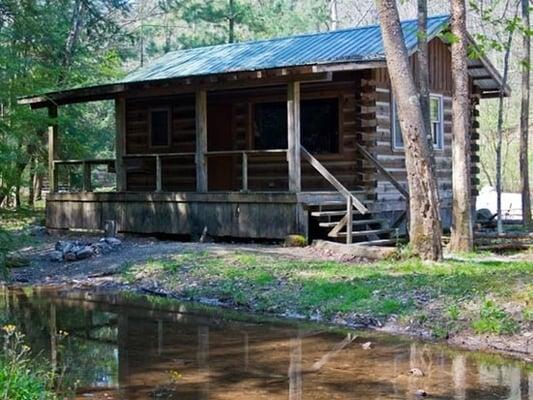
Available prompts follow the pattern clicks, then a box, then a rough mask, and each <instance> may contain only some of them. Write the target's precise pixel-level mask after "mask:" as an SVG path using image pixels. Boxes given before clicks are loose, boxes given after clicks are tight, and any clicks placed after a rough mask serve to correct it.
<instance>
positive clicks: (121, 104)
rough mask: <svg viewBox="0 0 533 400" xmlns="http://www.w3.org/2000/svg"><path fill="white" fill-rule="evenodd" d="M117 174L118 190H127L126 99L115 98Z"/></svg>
mask: <svg viewBox="0 0 533 400" xmlns="http://www.w3.org/2000/svg"><path fill="white" fill-rule="evenodd" d="M115 129H116V132H115V175H116V180H117V192H125V191H126V190H127V188H126V173H125V170H124V153H125V152H126V99H124V98H123V97H119V98H117V99H116V100H115Z"/></svg>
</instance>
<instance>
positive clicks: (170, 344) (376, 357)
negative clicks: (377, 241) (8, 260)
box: [0, 288, 533, 400]
mask: <svg viewBox="0 0 533 400" xmlns="http://www.w3.org/2000/svg"><path fill="white" fill-rule="evenodd" d="M0 322H1V323H2V324H6V323H13V324H15V325H16V326H17V327H18V328H19V329H20V330H22V331H23V332H24V333H25V335H26V340H27V342H28V344H30V345H31V347H32V351H34V352H36V353H39V354H40V355H41V356H42V357H46V358H47V359H48V361H49V362H50V364H51V365H52V366H53V367H54V366H55V367H56V368H57V369H58V370H63V369H64V371H65V380H66V381H67V382H68V383H69V384H71V385H73V384H74V383H75V384H76V385H77V390H76V392H77V395H76V396H77V397H76V398H79V399H87V398H92V399H108V400H110V399H128V400H130V399H131V400H134V399H289V400H300V399H328V400H332V399H410V398H413V399H415V398H417V396H420V394H421V393H422V392H421V391H424V392H425V393H427V397H428V398H433V399H461V400H463V399H465V400H466V399H509V400H515V399H516V400H523V399H528V400H532V399H533V368H532V367H533V366H532V365H531V364H529V365H528V364H527V363H525V362H519V361H515V360H511V359H506V358H504V357H500V356H495V355H488V354H483V353H479V352H478V353H476V352H467V351H460V350H457V349H452V348H449V347H447V346H445V345H438V344H432V343H427V342H419V341H413V340H410V339H406V338H400V337H395V336H389V335H384V334H378V333H376V332H368V331H351V330H342V329H336V328H331V327H324V326H321V325H316V324H309V323H306V324H299V323H293V322H287V321H280V320H277V321H276V320H268V319H262V320H261V319H257V318H254V317H252V316H248V315H246V314H243V313H237V312H232V311H221V310H218V309H213V308H208V307H201V306H197V305H193V304H188V303H178V302H175V301H169V300H167V299H163V298H158V297H153V296H152V297H143V296H133V295H126V294H117V293H115V294H95V293H91V292H86V291H77V290H73V289H69V288H59V289H53V290H52V289H39V288H11V289H9V290H8V289H4V290H2V291H1V299H0ZM64 332H67V333H68V334H65V333H64ZM368 342H370V343H371V344H370V345H368ZM413 368H417V369H419V370H420V371H421V372H422V373H423V376H415V375H417V374H411V373H410V371H411V370H412V369H413ZM417 392H418V395H417Z"/></svg>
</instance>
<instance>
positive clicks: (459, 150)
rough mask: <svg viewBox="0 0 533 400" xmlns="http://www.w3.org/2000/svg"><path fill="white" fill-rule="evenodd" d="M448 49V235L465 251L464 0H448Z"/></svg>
mask: <svg viewBox="0 0 533 400" xmlns="http://www.w3.org/2000/svg"><path fill="white" fill-rule="evenodd" d="M451 8H452V19H451V31H452V34H453V41H452V45H451V51H452V79H453V102H452V127H453V142H452V190H453V206H452V207H453V209H452V234H451V239H450V250H451V251H452V252H468V251H471V250H472V248H473V232H472V231H473V229H472V205H471V196H470V134H469V117H470V102H469V96H468V64H467V56H468V49H467V46H468V42H467V34H466V5H465V0H451Z"/></svg>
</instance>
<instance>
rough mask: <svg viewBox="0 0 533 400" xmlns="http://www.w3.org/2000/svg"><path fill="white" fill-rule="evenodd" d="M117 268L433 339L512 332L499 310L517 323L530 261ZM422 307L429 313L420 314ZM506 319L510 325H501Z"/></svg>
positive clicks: (219, 260)
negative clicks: (419, 331)
mask: <svg viewBox="0 0 533 400" xmlns="http://www.w3.org/2000/svg"><path fill="white" fill-rule="evenodd" d="M125 271H127V272H126V273H125V274H128V273H130V274H131V272H132V271H137V272H139V271H143V273H149V274H152V276H153V275H155V276H157V278H158V280H161V281H163V282H165V283H164V284H165V285H166V287H167V288H168V289H169V290H174V288H176V287H177V286H176V285H178V284H179V285H181V287H180V289H179V290H180V294H181V295H183V296H185V297H187V298H192V299H199V298H216V299H221V300H222V301H224V302H229V303H233V304H235V305H238V306H241V307H244V308H248V309H252V310H258V311H263V312H284V311H285V310H292V312H296V313H299V314H303V315H315V314H317V313H318V314H320V315H322V316H323V317H324V318H332V317H333V316H335V315H337V314H338V313H343V314H347V315H348V314H350V313H357V314H363V315H369V316H373V317H377V318H387V317H388V316H390V315H396V316H398V317H399V319H400V320H405V321H416V322H417V323H419V324H423V325H425V326H427V327H428V329H430V330H432V331H433V332H434V333H435V334H436V335H445V334H446V332H447V331H454V330H459V329H465V328H471V329H473V330H475V331H477V332H480V333H481V332H487V333H497V334H502V333H510V332H513V331H515V330H516V329H515V328H516V327H517V325H516V324H514V325H513V324H512V322H513V320H512V318H513V317H512V316H510V315H509V314H508V313H507V311H505V309H504V307H503V306H502V305H504V304H505V303H508V302H510V301H512V302H514V303H517V304H519V305H520V307H522V308H523V310H524V311H523V314H524V318H530V317H531V315H532V313H531V311H530V308H529V307H530V306H529V305H530V304H531V300H532V297H533V296H532V287H531V284H529V282H533V263H531V262H528V261H510V262H504V261H494V260H489V259H484V258H483V257H482V256H479V257H472V258H471V259H462V260H449V261H445V262H442V263H424V262H422V261H420V260H417V259H413V258H409V259H405V260H400V261H381V262H377V263H365V264H357V265H354V264H349V263H342V262H335V261H311V262H309V261H300V260H287V259H282V260H280V259H278V258H277V257H275V256H270V255H262V254H257V253H252V252H235V253H231V252H229V253H224V255H215V254H209V253H195V252H189V253H183V254H180V255H178V256H174V257H172V258H171V259H160V260H149V261H148V262H146V263H144V264H140V265H133V266H129V267H128V268H126V270H125ZM190 282H193V284H192V285H190V284H189V283H190ZM485 299H491V301H493V302H494V303H495V304H496V306H497V307H499V308H498V310H499V312H501V313H496V312H495V313H493V314H491V313H490V312H489V311H490V310H489V311H487V310H485V312H484V311H483V307H484V302H485V301H486V300H485ZM427 304H432V310H433V311H431V312H428V311H427V310H426V307H427ZM507 317H509V321H510V322H509V323H507V322H506V323H503V322H502V321H506V318H507ZM499 322H502V323H501V324H500V325H498V324H499ZM511 328H512V329H511Z"/></svg>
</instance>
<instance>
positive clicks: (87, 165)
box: [50, 158, 115, 192]
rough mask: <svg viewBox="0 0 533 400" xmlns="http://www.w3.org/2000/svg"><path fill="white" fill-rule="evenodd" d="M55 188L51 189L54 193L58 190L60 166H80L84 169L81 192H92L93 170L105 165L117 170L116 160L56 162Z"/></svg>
mask: <svg viewBox="0 0 533 400" xmlns="http://www.w3.org/2000/svg"><path fill="white" fill-rule="evenodd" d="M53 164H54V175H55V177H54V179H53V182H54V186H55V187H53V188H50V189H51V190H52V191H53V192H56V191H57V189H58V184H59V181H58V175H59V167H60V166H79V165H81V167H82V176H83V178H82V180H81V190H82V191H83V192H91V191H92V190H93V185H92V168H93V167H94V166H96V165H105V166H107V167H108V169H109V168H111V167H112V168H115V159H113V158H104V159H102V158H100V159H88V160H54V162H53Z"/></svg>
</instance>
